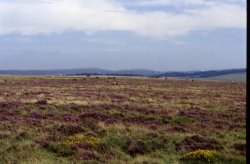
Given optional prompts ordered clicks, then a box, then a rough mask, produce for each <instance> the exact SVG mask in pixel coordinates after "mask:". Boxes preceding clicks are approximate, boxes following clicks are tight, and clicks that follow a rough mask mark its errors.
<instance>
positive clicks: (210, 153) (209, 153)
mask: <svg viewBox="0 0 250 164" xmlns="http://www.w3.org/2000/svg"><path fill="white" fill-rule="evenodd" d="M218 156H219V154H218V152H216V151H214V150H201V149H198V150H195V151H192V152H190V153H188V154H186V155H185V156H183V157H182V158H181V160H184V161H202V162H208V163H214V162H215V161H217V160H218Z"/></svg>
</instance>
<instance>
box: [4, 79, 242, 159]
mask: <svg viewBox="0 0 250 164" xmlns="http://www.w3.org/2000/svg"><path fill="white" fill-rule="evenodd" d="M0 82H1V83H0V163H72V162H74V163H160V164H161V163H183V162H184V163H185V162H186V163H192V162H193V161H195V160H196V159H190V158H189V155H190V153H191V154H192V153H193V152H196V151H198V154H199V153H201V154H200V155H199V156H202V153H203V150H204V151H206V150H209V151H212V152H216V159H218V160H216V162H219V163H220V162H221V163H246V160H245V158H246V129H245V125H246V113H245V111H246V106H245V104H246V84H245V83H237V82H235V83H228V82H219V81H205V80H201V81H199V80H195V81H191V80H177V79H151V78H128V77H117V78H115V79H113V78H108V77H105V76H103V77H99V78H96V77H63V76H61V77H56V76H54V77H51V76H0ZM199 149H200V150H202V151H200V152H199ZM188 154H189V155H188ZM205 154H206V153H205ZM203 155H204V153H203ZM184 157H186V158H184ZM183 159H185V160H183ZM198 161H199V160H198ZM211 161H213V160H211ZM199 162H207V160H206V159H202V160H200V161H199Z"/></svg>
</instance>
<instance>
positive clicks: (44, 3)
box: [0, 0, 246, 38]
mask: <svg viewBox="0 0 250 164" xmlns="http://www.w3.org/2000/svg"><path fill="white" fill-rule="evenodd" d="M31 2H36V3H31ZM118 2H119V1H115V0H39V1H38V0H37V1H32V0H19V1H17V0H12V1H11V0H9V1H5V0H0V34H8V33H21V34H23V35H33V34H38V33H43V34H50V33H59V32H63V31H65V30H76V31H83V32H85V33H89V34H91V33H93V32H98V31H105V30H118V31H129V32H133V33H136V34H139V35H143V36H148V37H154V38H169V37H175V36H179V35H185V34H188V33H189V32H191V31H196V30H211V29H215V28H246V8H245V7H244V5H241V3H236V2H243V1H242V0H227V1H226V0H225V1H220V2H219V1H216V0H181V1H180V0H176V1H173V0H152V1H149V0H139V1H138V2H140V3H141V4H143V3H144V5H146V4H147V5H150V4H151V5H152V4H154V5H155V4H163V3H165V4H168V5H170V6H174V5H183V4H185V3H186V6H189V5H194V4H202V5H203V7H202V8H201V7H192V8H188V7H186V8H183V12H181V13H174V12H170V11H167V10H165V11H155V10H154V11H148V12H141V11H140V10H130V9H129V8H126V7H125V6H124V4H123V3H121V2H120V3H118ZM181 2H182V3H181ZM204 6H205V7H204Z"/></svg>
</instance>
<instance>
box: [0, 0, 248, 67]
mask: <svg viewBox="0 0 250 164" xmlns="http://www.w3.org/2000/svg"><path fill="white" fill-rule="evenodd" d="M89 67H96V68H103V69H111V70H121V69H152V70H158V71H193V70H211V69H229V68H246V0H223V1H222V0H0V70H8V69H68V68H89Z"/></svg>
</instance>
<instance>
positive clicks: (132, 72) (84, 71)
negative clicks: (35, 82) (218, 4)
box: [0, 68, 246, 78]
mask: <svg viewBox="0 0 250 164" xmlns="http://www.w3.org/2000/svg"><path fill="white" fill-rule="evenodd" d="M235 73H246V68H239V69H225V70H208V71H171V72H163V71H154V70H147V69H129V70H118V71H112V70H106V69H100V68H76V69H51V70H0V74H2V75H77V76H81V75H109V76H147V77H154V78H160V77H184V78H207V77H213V76H220V75H227V74H235Z"/></svg>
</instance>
